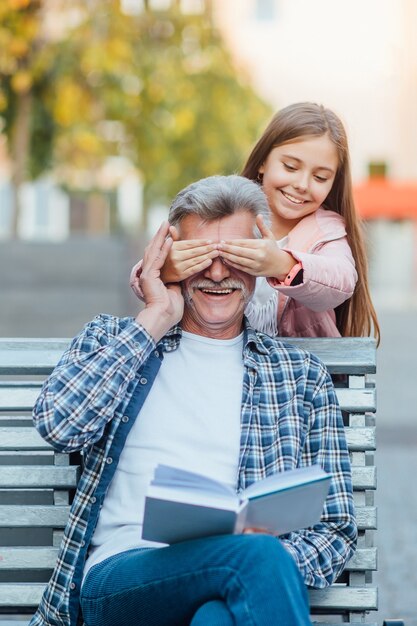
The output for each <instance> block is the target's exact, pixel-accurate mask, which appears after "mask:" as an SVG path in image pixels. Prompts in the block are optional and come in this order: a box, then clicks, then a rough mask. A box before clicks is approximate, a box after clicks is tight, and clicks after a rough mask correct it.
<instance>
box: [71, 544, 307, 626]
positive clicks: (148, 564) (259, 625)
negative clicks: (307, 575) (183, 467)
mask: <svg viewBox="0 0 417 626" xmlns="http://www.w3.org/2000/svg"><path fill="white" fill-rule="evenodd" d="M80 602H81V609H82V612H83V617H84V621H85V623H86V624H87V626H119V625H120V626H139V625H141V626H142V625H143V626H190V625H191V626H202V625H203V624H204V625H208V626H236V625H238V626H274V625H275V624H276V625H278V624H280V625H282V626H306V625H311V622H310V618H309V609H308V596H307V590H306V587H305V585H304V582H303V580H302V578H301V575H300V573H299V571H298V569H297V567H296V565H295V563H294V560H293V558H292V557H291V556H290V555H289V554H288V553H287V552H286V550H285V549H284V548H283V547H282V545H281V543H280V541H279V540H278V539H276V538H275V537H272V536H269V535H262V534H253V535H222V536H215V537H207V538H204V539H195V540H193V541H184V542H182V543H177V544H174V545H171V546H169V547H166V548H155V549H148V550H146V549H145V550H143V549H137V550H129V551H127V552H122V553H120V554H117V555H114V556H112V557H109V558H108V559H106V560H105V561H102V562H101V563H98V564H97V565H95V566H94V567H93V568H92V569H91V570H90V572H89V573H88V575H87V577H86V579H85V582H84V584H83V587H82V590H81V598H80Z"/></svg>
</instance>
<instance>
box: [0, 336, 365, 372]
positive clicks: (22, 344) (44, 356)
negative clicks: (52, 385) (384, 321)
mask: <svg viewBox="0 0 417 626" xmlns="http://www.w3.org/2000/svg"><path fill="white" fill-rule="evenodd" d="M69 341H70V340H69V339H20V338H17V339H2V340H0V374H4V373H6V374H12V375H13V374H33V373H39V374H47V373H49V372H50V371H51V369H52V368H53V367H54V366H55V365H56V363H57V362H58V360H59V358H60V357H61V355H62V353H63V352H64V350H65V349H66V348H67V346H68V344H69ZM285 341H286V342H287V343H291V344H292V345H294V346H297V347H299V348H302V349H304V350H308V351H310V352H313V353H314V354H316V355H317V356H318V357H320V359H322V361H323V362H324V363H325V364H326V366H327V367H328V369H329V371H330V372H331V373H334V374H352V375H353V374H365V373H368V374H373V373H375V371H376V353H375V352H376V351H375V340H374V339H368V338H365V337H340V338H326V337H320V338H296V339H295V338H292V339H289V338H286V339H285Z"/></svg>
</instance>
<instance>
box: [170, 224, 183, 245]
mask: <svg viewBox="0 0 417 626" xmlns="http://www.w3.org/2000/svg"><path fill="white" fill-rule="evenodd" d="M169 234H170V235H171V237H172V240H173V241H178V239H179V238H180V234H179V232H178V230H177V229H176V228H175V226H170V227H169Z"/></svg>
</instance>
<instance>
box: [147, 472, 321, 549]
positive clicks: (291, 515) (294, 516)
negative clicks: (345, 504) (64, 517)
mask: <svg viewBox="0 0 417 626" xmlns="http://www.w3.org/2000/svg"><path fill="white" fill-rule="evenodd" d="M330 479H331V477H330V475H329V474H326V472H324V471H323V470H322V469H321V468H320V467H319V466H317V465H312V466H308V467H303V468H297V469H295V470H290V471H287V472H280V473H277V474H273V475H271V476H268V477H267V478H265V479H263V480H260V481H258V482H256V483H254V484H253V485H251V486H250V487H248V488H247V489H245V490H244V491H242V492H241V493H240V494H236V493H235V492H234V491H233V489H231V488H230V487H228V486H227V485H224V484H223V483H221V482H218V481H216V480H213V479H211V478H209V477H207V476H203V475H201V474H197V473H194V472H188V471H186V470H182V469H180V468H174V467H170V466H167V465H158V466H157V468H156V469H155V474H154V478H153V480H152V482H151V484H150V486H149V489H148V492H147V495H146V499H145V513H144V520H143V531H142V537H143V539H147V540H149V541H158V542H162V543H168V544H170V543H176V542H178V541H184V540H187V539H196V538H198V537H207V536H210V535H220V534H233V533H240V532H242V531H243V529H244V528H259V529H264V530H265V531H267V532H272V533H274V534H277V535H282V534H285V533H288V532H290V531H292V530H299V529H301V528H307V527H309V526H313V525H314V524H316V523H317V522H318V521H319V520H320V517H321V513H322V511H323V506H324V502H325V499H326V496H327V493H328V489H329V484H330Z"/></svg>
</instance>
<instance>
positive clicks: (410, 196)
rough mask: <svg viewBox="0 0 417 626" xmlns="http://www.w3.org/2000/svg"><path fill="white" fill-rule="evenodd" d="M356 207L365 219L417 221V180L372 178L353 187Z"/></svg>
mask: <svg viewBox="0 0 417 626" xmlns="http://www.w3.org/2000/svg"><path fill="white" fill-rule="evenodd" d="M353 195H354V198H355V204H356V208H357V209H358V212H359V215H360V216H361V217H362V219H364V220H375V219H391V220H406V219H412V220H416V221H417V181H416V182H414V181H409V182H407V181H395V180H389V179H387V178H383V177H380V178H378V177H375V178H370V179H368V180H367V181H365V182H363V183H360V184H357V185H355V186H354V188H353Z"/></svg>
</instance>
